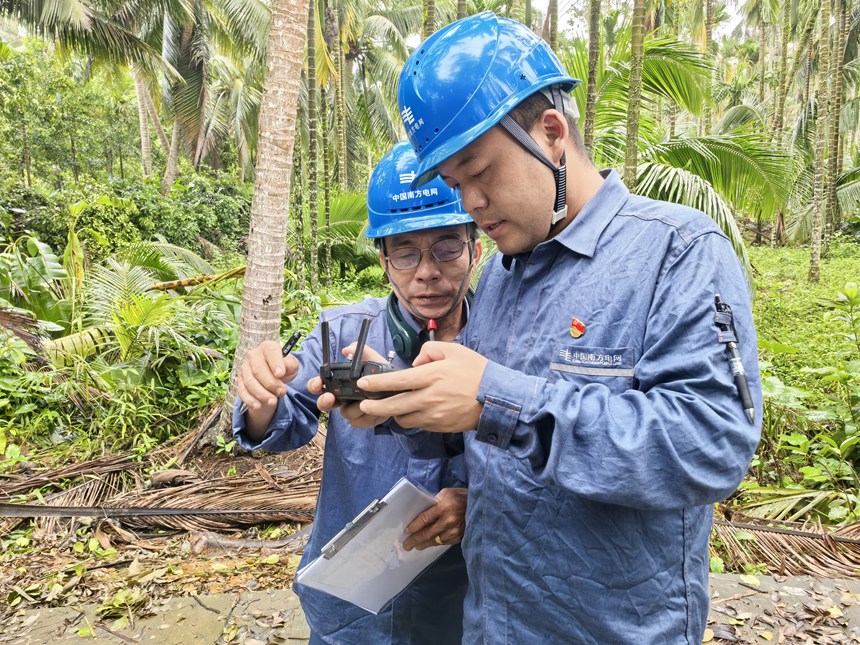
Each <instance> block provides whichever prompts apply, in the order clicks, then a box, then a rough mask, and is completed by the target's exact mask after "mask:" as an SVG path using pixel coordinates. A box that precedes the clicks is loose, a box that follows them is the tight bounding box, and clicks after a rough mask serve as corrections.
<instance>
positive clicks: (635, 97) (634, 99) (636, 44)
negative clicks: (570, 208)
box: [624, 0, 645, 191]
mask: <svg viewBox="0 0 860 645" xmlns="http://www.w3.org/2000/svg"><path fill="white" fill-rule="evenodd" d="M630 51H631V59H630V86H629V90H628V96H627V101H628V105H627V148H626V152H625V155H624V183H625V184H627V188H629V189H630V190H631V191H632V190H635V189H636V171H637V169H638V152H639V148H638V138H639V110H640V103H641V97H642V60H643V58H644V53H645V0H633V34H632V36H631V39H630Z"/></svg>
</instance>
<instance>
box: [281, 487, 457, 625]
mask: <svg viewBox="0 0 860 645" xmlns="http://www.w3.org/2000/svg"><path fill="white" fill-rule="evenodd" d="M436 503H437V502H436V498H435V497H433V496H432V495H431V494H430V493H428V492H427V491H425V490H424V489H422V488H420V487H418V486H416V485H415V484H413V483H412V482H410V481H409V480H408V479H406V478H405V477H403V478H402V479H400V481H398V482H397V483H396V484H395V485H394V486H393V487H392V489H391V490H390V491H389V492H388V493H387V494H386V495H385V497H383V498H382V499H381V500H374V501H373V502H371V503H370V504H368V506H367V507H366V508H365V509H364V510H363V511H362V512H361V513H359V514H358V515H357V516H356V517H355V519H353V520H352V521H351V522H348V523H347V524H346V526H344V527H343V529H342V530H341V531H340V532H339V533H338V534H337V535H335V536H334V537H333V538H332V539H331V540H330V541H329V542H328V544H326V545H325V546H324V547H323V548H322V549H321V552H320V555H319V556H318V557H316V558H315V559H314V560H313V561H311V562H310V563H308V564H307V565H306V566H304V567H302V568H301V569H299V570H298V571H297V572H296V576H295V582H297V583H299V584H302V585H305V586H307V587H311V588H313V589H318V590H319V591H324V592H326V593H328V594H331V595H332V596H335V597H337V598H340V599H341V600H346V601H347V602H351V603H352V604H354V605H357V606H359V607H361V608H362V609H366V610H367V611H369V612H371V613H373V614H378V613H379V612H380V611H381V610H382V609H383V608H384V607H385V606H386V605H388V603H389V602H391V600H393V599H394V598H395V597H396V596H397V595H398V594H400V593H401V592H402V591H403V590H404V589H406V587H408V586H409V584H410V583H411V582H412V581H413V580H414V579H415V578H417V577H418V576H419V575H420V574H421V572H422V571H424V569H426V568H427V567H428V566H430V565H431V564H433V562H435V561H436V560H437V559H438V558H439V557H440V556H441V555H442V554H443V553H445V551H447V550H448V549H449V548H451V545H449V544H448V545H442V546H434V547H430V548H428V549H424V550H423V551H418V550H415V549H413V550H412V551H406V550H404V549H403V541H404V540H405V539H406V537H407V536H406V531H405V528H406V526H407V525H408V524H409V523H410V522H411V521H412V520H413V519H415V517H416V516H417V515H418V514H419V513H421V512H422V511H425V510H427V509H428V508H430V507H431V506H433V505H434V504H436Z"/></svg>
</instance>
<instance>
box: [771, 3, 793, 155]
mask: <svg viewBox="0 0 860 645" xmlns="http://www.w3.org/2000/svg"><path fill="white" fill-rule="evenodd" d="M780 32H781V33H780V38H779V67H778V68H777V74H776V76H777V89H776V97H774V105H775V106H776V107H775V110H774V117H773V140H774V141H776V142H777V144H781V143H782V121H783V114H784V111H785V95H786V93H787V92H788V90H787V89H786V86H787V84H788V77H787V75H786V72H787V65H788V41H789V39H790V38H791V0H783V3H782V16H781V22H780Z"/></svg>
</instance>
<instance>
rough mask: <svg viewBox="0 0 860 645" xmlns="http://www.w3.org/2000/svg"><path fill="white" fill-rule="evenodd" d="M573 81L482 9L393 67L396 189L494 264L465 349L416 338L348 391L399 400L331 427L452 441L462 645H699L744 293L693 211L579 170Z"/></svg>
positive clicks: (752, 342)
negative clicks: (460, 452)
mask: <svg viewBox="0 0 860 645" xmlns="http://www.w3.org/2000/svg"><path fill="white" fill-rule="evenodd" d="M578 84H579V81H577V80H575V79H573V78H571V77H570V76H569V75H568V74H567V72H566V71H565V70H564V69H563V67H562V65H561V63H560V62H559V60H558V58H556V56H555V55H554V54H553V52H552V51H551V50H550V49H549V47H548V46H547V45H546V43H544V42H543V41H542V40H540V39H539V38H538V37H537V36H535V35H534V34H533V33H532V32H531V31H530V30H529V29H527V28H526V27H524V26H523V25H521V24H519V23H516V22H514V21H511V20H507V19H504V18H499V17H496V16H495V15H493V14H492V13H483V14H480V15H476V16H472V17H470V18H466V19H463V20H460V21H458V22H455V23H453V24H451V25H449V26H447V27H446V28H444V29H442V30H440V31H438V32H436V33H435V34H434V35H432V36H431V37H430V38H428V39H427V40H426V41H425V42H424V43H422V44H421V45H419V46H418V47H417V48H416V49H415V51H414V52H413V54H412V55H411V56H410V58H409V60H408V61H407V62H406V65H405V67H404V69H403V72H402V75H401V77H400V88H399V101H400V110H401V117H402V119H403V124H404V126H405V127H406V130H407V132H408V134H409V138H410V141H411V143H412V145H413V148H414V149H415V152H416V154H417V155H418V159H419V160H420V169H419V171H418V174H419V180H418V182H416V183H417V184H419V185H420V183H421V182H422V181H426V180H427V179H428V178H430V177H434V176H436V175H438V176H440V177H441V178H442V179H443V180H444V181H445V183H446V184H447V185H448V186H451V187H454V188H457V189H458V190H459V192H460V194H461V197H462V199H463V205H464V206H465V207H466V209H467V210H468V211H469V214H470V215H471V216H472V218H473V219H474V220H475V222H476V223H477V224H478V226H479V227H480V228H481V229H482V230H483V231H484V232H486V234H487V235H489V236H490V237H491V238H492V239H493V240H495V242H496V244H497V245H498V247H499V250H500V251H501V253H500V254H498V255H497V256H496V257H494V258H493V259H492V260H491V261H490V262H489V263H488V265H487V268H486V269H485V271H484V274H483V275H482V278H481V283H480V285H479V288H478V292H477V294H476V296H475V301H474V306H473V309H472V314H471V316H470V319H469V325H468V327H467V329H466V333H465V343H464V345H465V347H463V346H460V345H453V344H441V343H428V344H426V345H425V346H424V347H423V348H422V351H421V353H420V354H419V356H418V357H417V359H416V361H415V363H414V364H415V365H416V367H415V368H414V369H411V370H406V371H403V372H395V373H391V374H383V375H378V376H372V377H368V378H366V379H364V380H363V381H359V386H361V387H364V388H365V389H368V390H372V391H376V390H379V391H385V390H411V391H408V392H406V393H402V394H398V395H396V396H393V397H390V398H386V399H382V400H366V401H362V402H361V403H360V404H356V405H354V406H349V408H348V409H344V410H343V414H344V415H345V416H346V417H347V418H349V419H350V420H352V421H353V423H355V424H357V425H358V424H361V423H362V422H363V421H364V420H365V419H368V418H370V419H373V421H374V423H378V422H379V421H380V420H383V419H387V418H389V417H393V418H394V420H395V421H396V422H397V424H399V426H401V427H402V428H424V429H426V430H429V431H435V432H464V433H465V454H466V461H467V468H468V472H469V503H468V508H467V517H466V532H465V535H464V537H463V553H464V556H465V558H466V564H467V568H468V571H469V581H470V584H469V591H468V593H467V596H466V604H465V624H464V638H463V641H464V642H468V643H476V642H485V643H556V642H558V643H561V642H566V643H594V644H599V645H606V644H608V643H689V644H693V643H695V644H698V643H701V642H702V634H703V632H704V629H705V621H706V618H707V613H708V598H709V595H708V562H709V554H708V536H709V532H710V528H711V519H712V518H711V516H712V512H713V504H714V502H717V501H719V500H721V499H724V498H725V497H727V496H728V495H730V494H731V493H732V492H734V490H735V489H736V487H737V485H738V484H739V483H740V482H741V480H742V479H743V477H744V474H745V473H746V470H747V468H748V466H749V463H750V460H751V457H752V455H753V451H754V449H755V446H756V444H757V442H758V439H759V433H760V423H761V422H760V419H761V413H762V402H761V385H760V379H759V374H758V366H757V355H756V336H755V330H754V327H753V322H752V315H751V309H750V298H749V293H748V289H747V284H746V280H745V277H744V274H743V271H742V269H741V267H740V264H739V262H738V260H737V258H736V256H735V254H734V251H733V249H732V245H731V244H730V242H729V240H728V239H727V238H726V236H725V235H724V234H723V233H722V232H721V231H720V229H719V228H718V227H717V226H716V225H715V224H714V222H713V221H712V220H711V219H710V218H708V217H707V216H706V215H705V214H703V213H700V212H698V211H695V210H693V209H690V208H686V207H683V206H678V205H675V204H669V203H664V202H657V201H654V200H651V199H647V198H644V197H640V196H637V195H633V194H631V193H630V192H629V191H628V190H627V188H626V187H625V186H624V184H623V183H622V181H621V179H620V178H619V177H618V175H617V174H616V173H615V172H614V171H611V172H610V171H603V172H598V171H597V170H596V169H595V168H594V167H593V165H592V163H591V161H590V159H589V158H588V155H587V154H586V153H585V151H584V150H583V147H582V145H581V143H580V139H579V134H578V132H577V130H576V120H577V117H578V114H577V112H576V106H575V103H574V102H573V100H572V99H571V98H570V96H569V92H571V91H572V90H573V89H574V88H575V87H576V86H577V85H578ZM718 295H719V296H720V297H721V301H720V303H721V306H720V307H719V308H718V307H716V306H715V303H716V302H717V301H716V298H717V296H718ZM723 305H728V307H729V309H730V310H728V309H726V308H725V307H723ZM729 343H732V344H734V343H736V344H737V347H738V349H739V352H740V355H739V358H738V360H737V361H733V362H732V364H731V365H730V362H729V360H728V357H727V356H728V352H727V347H728V348H729V349H728V351H732V352H733V351H734V345H729ZM740 365H742V368H743V369H745V370H746V379H747V380H746V382H747V384H748V385H747V386H745V385H743V382H742V379H740V378H738V381H737V383H736V381H735V380H734V377H733V371H735V372H737V370H738V368H739V366H740ZM405 434H407V435H411V436H414V437H416V440H415V447H414V451H415V454H423V455H424V456H430V455H432V454H434V451H431V450H428V449H425V448H426V447H427V446H428V445H431V444H430V443H429V442H428V443H426V444H419V443H418V439H417V437H418V436H420V435H421V433H418V434H416V433H415V431H411V432H408V433H405Z"/></svg>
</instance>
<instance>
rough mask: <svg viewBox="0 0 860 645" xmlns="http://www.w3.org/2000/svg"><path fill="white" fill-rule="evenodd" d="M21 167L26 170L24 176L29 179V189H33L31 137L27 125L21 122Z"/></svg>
mask: <svg viewBox="0 0 860 645" xmlns="http://www.w3.org/2000/svg"><path fill="white" fill-rule="evenodd" d="M21 161H22V163H21V166H22V168H23V170H24V172H22V173H21V174H22V176H23V177H26V179H27V188H32V187H33V177H32V176H31V175H30V136H29V133H28V132H27V124H26V122H25V121H24V120H23V119H22V120H21Z"/></svg>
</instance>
